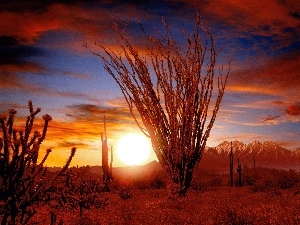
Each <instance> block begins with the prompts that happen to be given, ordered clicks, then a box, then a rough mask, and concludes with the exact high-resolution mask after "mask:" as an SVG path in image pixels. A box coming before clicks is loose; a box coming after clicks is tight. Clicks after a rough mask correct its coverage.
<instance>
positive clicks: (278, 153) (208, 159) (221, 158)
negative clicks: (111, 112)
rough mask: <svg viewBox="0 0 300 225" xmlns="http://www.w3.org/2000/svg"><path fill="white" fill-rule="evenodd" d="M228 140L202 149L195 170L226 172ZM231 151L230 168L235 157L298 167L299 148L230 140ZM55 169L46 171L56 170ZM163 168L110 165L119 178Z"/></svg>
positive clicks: (258, 163) (94, 169)
mask: <svg viewBox="0 0 300 225" xmlns="http://www.w3.org/2000/svg"><path fill="white" fill-rule="evenodd" d="M230 149H231V142H228V141H224V142H222V143H220V144H219V145H218V146H216V147H207V148H206V149H205V151H204V152H203V155H202V159H201V161H200V164H199V167H198V169H205V170H214V171H216V172H219V173H228V171H229V154H230ZM232 151H233V158H234V168H235V170H236V168H237V161H238V158H239V159H240V163H241V165H242V167H243V166H248V167H250V168H252V167H254V161H255V165H256V166H257V167H268V168H277V169H285V170H289V169H294V170H297V171H298V170H299V169H300V148H297V149H295V150H292V151H291V150H288V149H285V148H283V147H280V146H279V145H277V144H276V143H274V142H268V141H266V142H259V141H254V142H252V143H249V144H244V143H243V142H239V141H233V142H232ZM58 169H60V168H58V167H56V168H49V170H50V171H51V170H54V171H57V170H58ZM160 170H163V169H162V166H161V165H160V163H159V162H157V161H152V162H150V163H148V164H146V165H143V166H128V167H114V168H113V174H114V176H116V177H120V178H132V177H136V176H151V175H152V174H153V173H155V172H157V171H160ZM91 172H93V173H95V174H99V175H100V176H102V167H101V166H91Z"/></svg>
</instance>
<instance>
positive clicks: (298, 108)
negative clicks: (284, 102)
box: [285, 103, 300, 116]
mask: <svg viewBox="0 0 300 225" xmlns="http://www.w3.org/2000/svg"><path fill="white" fill-rule="evenodd" d="M285 113H286V114H287V115H289V116H299V115H300V103H297V104H294V105H290V106H288V107H287V108H286V110H285Z"/></svg>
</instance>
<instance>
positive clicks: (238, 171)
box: [236, 158, 243, 187]
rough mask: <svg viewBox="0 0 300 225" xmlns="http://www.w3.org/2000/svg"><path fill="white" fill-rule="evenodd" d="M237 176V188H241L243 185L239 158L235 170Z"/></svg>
mask: <svg viewBox="0 0 300 225" xmlns="http://www.w3.org/2000/svg"><path fill="white" fill-rule="evenodd" d="M236 171H237V173H238V175H239V186H240V187H242V186H243V183H242V171H243V169H242V165H241V164H240V158H238V167H237V169H236Z"/></svg>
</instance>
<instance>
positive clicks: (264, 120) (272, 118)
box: [261, 115, 280, 124]
mask: <svg viewBox="0 0 300 225" xmlns="http://www.w3.org/2000/svg"><path fill="white" fill-rule="evenodd" d="M279 117H280V116H270V115H269V116H267V117H265V118H262V119H261V122H262V123H265V124H276V122H275V120H276V119H277V118H279Z"/></svg>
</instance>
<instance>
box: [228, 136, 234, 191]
mask: <svg viewBox="0 0 300 225" xmlns="http://www.w3.org/2000/svg"><path fill="white" fill-rule="evenodd" d="M229 172H230V186H231V187H233V152H232V142H231V148H230V154H229Z"/></svg>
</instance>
